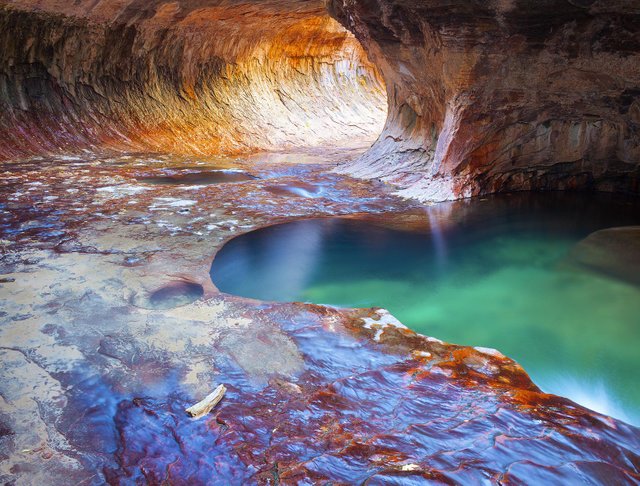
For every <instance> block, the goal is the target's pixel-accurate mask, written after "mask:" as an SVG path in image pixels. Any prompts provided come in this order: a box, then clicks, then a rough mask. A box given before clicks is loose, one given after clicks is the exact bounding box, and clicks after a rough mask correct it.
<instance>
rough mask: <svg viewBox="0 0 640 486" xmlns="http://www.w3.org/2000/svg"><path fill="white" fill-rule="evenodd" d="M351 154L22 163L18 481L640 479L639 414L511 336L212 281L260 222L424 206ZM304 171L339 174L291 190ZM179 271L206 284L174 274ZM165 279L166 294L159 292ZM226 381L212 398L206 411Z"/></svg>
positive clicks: (17, 238) (10, 461)
mask: <svg viewBox="0 0 640 486" xmlns="http://www.w3.org/2000/svg"><path fill="white" fill-rule="evenodd" d="M307 157H308V156H307ZM344 157H345V154H341V155H340V154H336V155H327V156H326V158H327V160H329V161H331V162H328V163H327V164H318V163H311V162H310V163H308V164H306V165H297V164H291V163H286V161H284V160H283V159H286V158H287V157H286V156H283V157H282V158H281V160H279V161H278V163H277V164H273V163H271V162H270V161H269V157H265V158H264V159H261V160H256V159H253V160H250V161H248V160H232V159H229V160H226V161H224V165H227V166H229V165H233V166H235V168H237V169H242V170H244V171H245V172H247V173H250V174H252V175H254V176H256V178H254V179H250V180H246V181H243V182H235V183H225V184H216V185H205V186H183V185H175V184H166V185H160V184H145V183H144V182H141V181H139V178H140V176H141V175H142V174H145V175H148V176H151V175H153V174H160V173H163V171H165V170H167V168H168V167H175V168H176V170H178V169H177V168H184V167H185V166H186V165H188V166H190V167H200V168H201V170H203V171H208V170H211V169H212V168H214V167H218V166H219V165H220V164H221V162H222V161H220V160H216V161H207V160H198V161H193V160H192V161H187V160H185V159H181V158H173V157H166V156H155V157H143V156H123V157H118V158H116V159H104V158H99V157H98V158H93V159H79V158H69V157H67V158H66V159H59V158H58V159H35V160H32V161H23V162H21V163H15V164H13V165H12V166H11V170H10V171H7V170H5V171H4V172H3V173H2V182H1V183H0V194H1V196H2V197H1V198H0V244H1V245H2V246H1V247H0V252H1V257H0V273H1V275H0V312H1V313H0V343H1V344H0V360H1V362H2V366H1V368H0V374H1V375H2V376H0V378H1V379H0V397H1V399H0V480H1V481H2V482H3V483H4V482H7V483H11V484H16V485H31V484H60V485H63V484H64V485H67V484H70V483H74V484H75V483H80V484H96V485H97V484H104V483H105V482H107V483H109V484H130V483H134V482H139V483H146V484H162V483H165V482H170V483H171V484H230V483H232V484H235V483H243V484H254V483H258V484H275V483H278V482H279V483H281V484H284V483H286V484H289V483H297V482H304V481H311V482H322V481H333V482H338V483H348V484H352V483H361V482H369V483H373V484H377V483H382V482H394V481H395V482H403V483H407V482H420V481H425V480H431V481H439V482H442V483H451V484H459V483H468V482H477V481H481V480H485V481H493V482H502V483H514V484H517V483H522V482H536V483H549V482H557V481H560V482H564V483H573V482H577V481H582V480H585V481H592V482H613V483H616V484H624V483H634V482H638V481H640V463H639V462H638V452H639V451H640V432H639V431H638V429H637V428H634V427H632V426H629V425H626V424H624V423H623V422H620V421H617V420H614V419H611V418H608V417H605V416H602V415H599V414H596V413H594V412H591V411H589V410H587V409H585V408H582V407H580V406H578V405H576V404H574V403H572V402H570V401H569V400H566V399H563V398H559V397H556V396H552V395H547V394H544V393H541V392H540V391H539V390H538V388H537V387H536V386H535V385H534V384H533V383H532V382H531V380H530V379H529V377H528V376H527V374H526V373H525V372H524V370H522V368H521V367H520V366H519V365H518V364H516V363H515V362H513V361H512V360H510V359H509V358H507V357H505V356H503V355H501V354H500V353H498V352H496V351H495V350H490V349H482V348H477V349H474V348H467V347H460V346H455V345H452V344H446V343H443V342H441V341H439V340H437V339H434V338H429V337H424V336H420V335H417V334H415V333H414V332H413V331H410V330H408V329H406V328H405V327H404V326H402V325H401V324H400V323H398V322H397V321H396V320H395V319H394V318H393V316H391V315H389V314H388V313H387V312H385V311H383V310H376V309H368V310H367V309H365V310H353V311H349V310H338V309H332V308H327V307H322V306H315V305H306V304H268V303H263V302H258V301H250V300H247V299H242V298H238V297H232V296H229V295H224V294H220V293H219V292H218V291H217V290H216V289H215V288H214V287H213V285H212V284H211V280H210V277H209V268H210V265H211V259H212V257H213V254H214V253H215V251H216V250H217V249H219V248H220V247H221V245H222V244H223V243H224V241H226V240H227V239H228V238H230V237H233V236H235V235H237V234H239V233H241V232H245V231H250V230H251V229H253V228H256V227H259V226H263V225H267V224H272V223H276V222H285V221H290V220H293V219H296V218H299V217H322V216H328V215H331V216H334V215H339V214H342V215H345V216H350V217H357V216H359V215H363V216H364V217H366V219H367V220H369V221H377V222H378V224H383V225H392V226H394V227H396V226H397V227H400V226H403V227H405V228H413V227H415V228H420V227H421V225H422V226H424V225H425V224H426V222H425V219H424V215H423V217H422V218H418V217H417V214H418V210H419V209H420V208H419V207H417V206H415V205H412V204H409V203H407V202H406V201H403V200H401V199H399V198H397V197H394V196H392V195H390V194H389V192H388V191H389V190H390V189H389V188H386V187H385V186H384V185H382V184H372V183H370V182H366V181H362V180H356V179H351V178H346V177H344V176H338V175H336V174H330V173H328V170H327V169H328V167H331V166H332V165H333V164H335V162H336V161H337V160H340V159H344ZM290 158H291V159H292V160H294V161H297V160H302V159H304V158H305V155H304V154H298V155H291V156H290ZM190 170H193V169H190ZM300 181H304V185H305V186H306V187H310V186H313V187H316V188H322V191H321V192H322V194H320V195H318V197H315V198H301V197H296V196H295V195H291V194H289V193H279V192H278V193H274V191H273V190H272V189H273V187H282V186H290V185H292V184H295V183H298V184H299V183H300ZM398 214H399V215H402V217H400V216H397V215H398ZM176 288H177V289H178V290H180V289H182V290H185V289H186V290H187V292H186V293H187V294H189V295H190V296H191V297H193V299H191V300H182V299H178V298H176V292H172V291H165V292H163V291H162V289H176ZM193 289H197V290H198V291H197V292H195V291H193V292H192V291H191V290H193ZM200 292H201V293H200ZM180 295H181V294H180ZM154 296H155V297H154ZM151 300H155V303H156V304H158V303H161V304H164V305H160V306H149V305H146V304H145V305H140V303H144V302H149V301H151ZM220 383H224V384H225V386H226V387H227V389H228V391H227V393H226V395H225V398H224V399H223V400H222V402H221V403H220V404H219V405H218V406H217V407H216V409H215V410H214V411H213V413H212V414H210V415H209V416H207V417H206V418H203V419H200V420H193V419H191V418H190V417H188V415H187V414H186V412H185V409H186V408H187V407H188V406H190V405H192V404H193V403H196V402H197V401H199V400H201V399H202V398H203V397H205V396H206V395H207V394H209V393H210V392H211V391H212V390H213V388H215V386H216V385H218V384H220Z"/></svg>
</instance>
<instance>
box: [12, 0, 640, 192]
mask: <svg viewBox="0 0 640 486" xmlns="http://www.w3.org/2000/svg"><path fill="white" fill-rule="evenodd" d="M334 19H337V21H336V20H334ZM338 21H339V22H340V23H341V24H342V25H340V24H339V23H338ZM352 33H353V34H352ZM354 35H355V37H354ZM363 48H364V50H363ZM365 51H366V54H365ZM0 53H1V55H0V135H1V136H0V159H8V158H17V157H24V156H27V155H40V154H43V153H51V152H58V153H60V152H70V151H78V150H82V149H87V150H96V149H103V148H116V149H122V150H141V151H162V152H173V153H185V154H218V153H241V152H250V151H255V150H286V149H288V148H291V147H300V146H318V145H323V144H325V145H341V144H349V143H351V142H352V141H354V140H358V141H359V140H369V141H371V140H373V139H375V137H376V135H378V134H380V133H381V132H382V134H381V135H380V136H379V138H378V139H377V141H376V142H375V143H374V145H373V146H372V147H371V149H370V150H369V151H367V153H366V154H364V155H363V156H362V157H360V158H359V159H358V160H357V161H356V162H355V163H348V164H345V165H343V166H341V167H340V168H339V169H338V170H339V171H340V172H343V173H347V174H350V175H355V176H358V177H364V178H374V179H382V180H384V181H386V182H390V183H392V184H395V185H396V186H397V187H398V193H399V194H401V195H403V196H409V197H416V198H418V199H422V200H432V201H438V200H446V199H455V198H459V197H468V196H473V195H479V194H486V193H491V192H499V191H510V190H527V189H534V190H535V189H596V190H604V191H620V192H632V193H638V192H639V191H640V5H639V4H638V2H637V1H635V0H540V1H533V0H488V1H486V2H480V1H472V0H447V1H446V2H443V1H440V0H420V1H417V0H325V1H324V3H322V2H321V1H320V0H300V1H295V0H253V1H247V2H240V1H237V0H180V1H173V2H170V1H162V0H153V1H143V0H97V1H96V0H79V1H77V2H73V3H70V2H63V1H61V0H60V1H56V0H4V1H3V0H0ZM370 61H371V62H370ZM372 63H373V64H372ZM374 65H375V67H374ZM378 73H380V75H378ZM382 79H384V81H382ZM385 85H386V96H385V93H384V90H385ZM387 102H388V105H389V111H388V116H387V117H386V124H385V122H384V119H385V116H386V111H387ZM383 127H384V129H383Z"/></svg>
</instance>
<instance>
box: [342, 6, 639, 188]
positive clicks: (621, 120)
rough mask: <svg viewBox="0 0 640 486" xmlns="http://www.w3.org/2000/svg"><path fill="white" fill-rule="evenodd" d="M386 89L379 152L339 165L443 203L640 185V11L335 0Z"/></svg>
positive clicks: (344, 22)
mask: <svg viewBox="0 0 640 486" xmlns="http://www.w3.org/2000/svg"><path fill="white" fill-rule="evenodd" d="M329 10H330V12H331V14H332V15H333V16H334V17H336V18H338V19H339V20H340V21H341V22H342V23H343V25H345V26H346V27H347V28H349V29H350V30H352V31H353V32H355V34H356V36H357V37H358V38H359V39H360V40H361V42H362V43H363V45H364V46H365V48H366V49H367V51H368V52H369V54H370V57H371V59H372V60H373V61H374V62H375V63H376V64H377V65H378V67H379V68H380V70H381V72H382V73H383V76H384V78H385V81H386V84H387V90H388V95H389V103H390V111H389V117H388V120H387V123H386V126H385V129H384V133H383V134H382V135H381V136H380V137H379V139H378V140H377V142H376V143H375V145H374V146H373V148H372V149H371V150H370V151H369V152H368V153H367V154H366V155H365V156H364V157H362V158H361V159H360V160H359V162H358V163H357V164H355V165H350V166H346V167H343V168H342V171H344V172H347V173H350V174H355V175H358V176H362V177H370V178H382V179H384V180H387V181H390V182H394V183H397V184H399V185H400V186H401V187H402V188H403V190H402V191H400V192H401V194H404V195H408V196H415V197H418V198H421V199H424V200H443V199H454V198H458V197H465V196H472V195H478V194H483V193H490V192H496V191H508V190H523V189H573V188H577V189H584V188H593V189H598V190H608V191H631V192H638V191H639V190H640V169H639V165H640V4H639V3H638V2H637V1H633V0H596V1H594V0H536V1H533V0H491V1H486V2H478V1H471V0H451V1H447V2H442V1H440V0H420V1H416V0H331V1H330V2H329Z"/></svg>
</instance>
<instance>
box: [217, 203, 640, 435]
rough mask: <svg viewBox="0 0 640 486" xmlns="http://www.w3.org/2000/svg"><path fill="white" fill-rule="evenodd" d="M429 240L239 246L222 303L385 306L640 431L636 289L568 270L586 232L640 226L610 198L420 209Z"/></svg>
mask: <svg viewBox="0 0 640 486" xmlns="http://www.w3.org/2000/svg"><path fill="white" fill-rule="evenodd" d="M424 218H425V222H426V223H428V227H429V229H428V230H426V231H422V232H411V231H401V230H397V229H389V228H388V227H384V226H381V225H374V224H371V223H365V222H362V221H357V220H353V219H340V218H332V219H316V220H304V221H298V222H293V223H287V224H283V225H278V226H273V227H269V228H265V229H261V230H257V231H254V232H251V233H248V234H246V235H243V236H240V237H238V238H236V239H234V240H232V241H230V242H229V243H228V244H227V245H225V246H224V247H223V248H222V250H221V251H220V252H219V253H218V255H217V256H216V258H215V260H214V263H213V265H212V268H211V276H212V279H213V282H214V283H215V284H216V285H217V286H218V288H220V290H222V291H223V292H227V293H231V294H235V295H241V296H245V297H252V298H257V299H262V300H273V301H308V302H314V303H321V304H330V305H335V306H345V307H346V306H348V307H370V306H377V307H384V308H386V309H388V310H389V311H391V312H392V313H393V314H394V315H395V316H396V317H397V318H398V319H399V320H400V321H402V322H403V323H404V324H405V325H407V326H408V327H410V328H412V329H414V330H416V331H418V332H420V333H423V334H426V335H429V336H434V337H437V338H439V339H442V340H444V341H448V342H453V343H457V344H465V345H471V346H484V347H492V348H496V349H498V350H500V351H501V352H503V353H504V354H506V355H508V356H510V357H512V358H514V359H515V360H517V361H518V362H519V363H520V364H522V365H523V366H524V368H525V369H526V370H527V371H528V372H529V374H530V375H531V376H532V378H533V380H534V381H535V382H536V383H537V384H538V385H539V386H540V387H541V388H542V389H543V390H545V391H548V392H551V393H555V394H558V395H562V396H566V397H569V398H571V399H573V400H575V401H576V402H578V403H581V404H583V405H585V406H587V407H589V408H592V409H594V410H597V411H600V412H603V413H606V414H609V415H612V416H614V417H617V418H620V419H623V420H626V421H628V422H631V423H635V424H639V423H640V386H639V385H640V383H639V380H638V370H639V369H640V287H638V286H636V285H633V284H631V283H627V282H625V281H622V280H618V279H616V278H615V277H612V276H604V275H601V274H598V273H595V272H591V271H588V270H585V269H582V268H577V267H575V266H573V265H571V264H570V262H568V261H567V258H566V257H567V254H568V252H570V250H571V249H572V248H573V247H574V245H575V244H576V243H577V242H579V241H580V240H581V239H583V238H585V237H586V236H588V235H589V234H590V233H591V232H593V231H596V230H599V229H603V228H608V227H614V226H623V225H633V224H635V225H637V224H640V205H638V203H637V202H635V201H634V200H628V199H625V198H620V197H612V196H607V195H598V196H595V195H576V194H562V193H548V194H525V193H523V194H516V195H505V196H499V197H491V198H486V199H473V200H468V201H462V202H456V203H446V204H439V205H435V206H430V207H425V208H424Z"/></svg>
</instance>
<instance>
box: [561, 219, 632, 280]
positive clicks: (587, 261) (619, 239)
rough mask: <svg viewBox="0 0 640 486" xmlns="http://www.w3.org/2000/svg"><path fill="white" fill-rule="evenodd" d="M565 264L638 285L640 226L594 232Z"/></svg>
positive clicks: (573, 251)
mask: <svg viewBox="0 0 640 486" xmlns="http://www.w3.org/2000/svg"><path fill="white" fill-rule="evenodd" d="M565 263H566V264H568V265H571V266H574V267H577V268H581V269H584V270H588V271H593V272H599V273H602V274H603V275H606V276H608V277H611V278H617V279H620V280H624V281H627V282H630V283H633V284H636V285H640V227H638V226H623V227H619V228H610V229H606V230H600V231H596V232H595V233H592V234H590V235H589V236H588V237H587V238H585V239H584V240H582V241H581V242H580V243H578V244H577V245H576V246H575V247H574V248H573V250H572V251H571V253H570V254H569V255H568V256H567V258H566V261H565Z"/></svg>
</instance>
